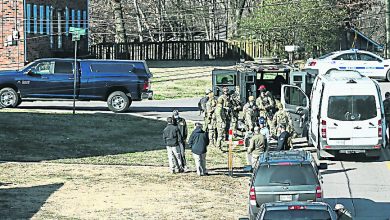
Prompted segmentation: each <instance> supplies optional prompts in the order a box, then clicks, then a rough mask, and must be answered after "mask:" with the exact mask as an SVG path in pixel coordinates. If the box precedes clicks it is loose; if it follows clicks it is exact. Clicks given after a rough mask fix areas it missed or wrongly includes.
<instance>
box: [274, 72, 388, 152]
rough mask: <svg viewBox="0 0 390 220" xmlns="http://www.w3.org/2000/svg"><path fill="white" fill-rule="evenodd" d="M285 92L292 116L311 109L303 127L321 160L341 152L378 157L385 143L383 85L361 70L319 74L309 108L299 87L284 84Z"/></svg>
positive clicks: (284, 96) (285, 98)
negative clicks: (381, 86)
mask: <svg viewBox="0 0 390 220" xmlns="http://www.w3.org/2000/svg"><path fill="white" fill-rule="evenodd" d="M282 93H283V95H282V100H281V101H282V104H283V105H284V107H285V109H287V110H288V111H289V112H290V113H292V115H294V114H296V115H300V114H301V113H302V112H305V111H306V112H308V117H307V119H308V120H309V121H308V123H306V124H307V128H306V129H303V130H306V135H305V136H307V137H308V142H309V143H310V144H313V145H314V146H315V147H316V148H317V156H318V158H319V159H321V158H324V157H334V156H336V155H337V154H339V153H340V154H354V153H364V154H365V155H366V156H368V157H379V156H380V151H381V148H382V147H385V146H386V143H385V140H386V138H384V137H385V132H386V129H385V120H384V108H383V102H382V96H381V91H380V87H379V85H378V83H377V82H376V81H374V80H372V79H370V78H368V77H365V76H363V75H361V74H360V73H359V72H357V71H343V70H332V71H329V72H328V73H326V74H323V75H318V76H317V77H316V79H315V80H314V84H313V87H312V90H311V94H310V100H311V103H310V108H309V99H308V97H307V96H306V94H305V93H304V92H303V91H302V90H301V89H300V88H299V87H296V86H292V85H284V86H283V87H282ZM294 112H295V113H294ZM296 118H297V116H295V119H294V118H293V120H296Z"/></svg>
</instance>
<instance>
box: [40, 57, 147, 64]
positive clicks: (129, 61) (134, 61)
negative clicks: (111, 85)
mask: <svg viewBox="0 0 390 220" xmlns="http://www.w3.org/2000/svg"><path fill="white" fill-rule="evenodd" d="M44 60H50V61H72V62H74V59H72V58H40V59H37V60H35V61H44ZM77 61H79V62H109V63H124V62H125V63H146V62H145V61H144V60H101V59H77Z"/></svg>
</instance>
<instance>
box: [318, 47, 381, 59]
mask: <svg viewBox="0 0 390 220" xmlns="http://www.w3.org/2000/svg"><path fill="white" fill-rule="evenodd" d="M356 52H358V53H367V54H371V55H374V56H376V57H379V56H378V55H376V54H375V53H372V52H370V51H366V50H359V49H349V50H340V51H333V52H330V53H328V54H330V55H329V56H326V57H325V58H323V59H332V58H334V57H336V56H339V55H341V54H346V53H356ZM318 59H319V60H322V59H320V58H318Z"/></svg>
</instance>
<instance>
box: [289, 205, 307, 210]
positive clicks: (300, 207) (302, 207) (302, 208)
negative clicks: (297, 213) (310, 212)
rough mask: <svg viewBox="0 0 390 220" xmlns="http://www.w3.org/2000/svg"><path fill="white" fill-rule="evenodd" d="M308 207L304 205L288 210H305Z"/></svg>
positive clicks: (294, 206)
mask: <svg viewBox="0 0 390 220" xmlns="http://www.w3.org/2000/svg"><path fill="white" fill-rule="evenodd" d="M304 209H306V206H303V205H291V206H289V207H288V210H304Z"/></svg>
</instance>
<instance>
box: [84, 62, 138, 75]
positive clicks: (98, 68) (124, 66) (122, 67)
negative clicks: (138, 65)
mask: <svg viewBox="0 0 390 220" xmlns="http://www.w3.org/2000/svg"><path fill="white" fill-rule="evenodd" d="M91 72H94V73H124V74H128V73H130V72H134V65H133V64H129V63H117V64H115V63H95V64H91Z"/></svg>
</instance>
